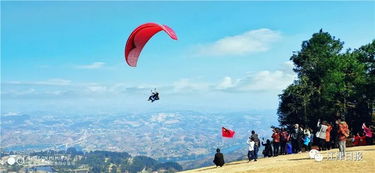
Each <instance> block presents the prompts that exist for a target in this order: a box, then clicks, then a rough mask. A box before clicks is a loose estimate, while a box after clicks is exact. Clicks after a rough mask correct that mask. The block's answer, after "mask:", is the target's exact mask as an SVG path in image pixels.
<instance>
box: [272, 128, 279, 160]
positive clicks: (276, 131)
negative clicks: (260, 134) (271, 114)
mask: <svg viewBox="0 0 375 173" xmlns="http://www.w3.org/2000/svg"><path fill="white" fill-rule="evenodd" d="M272 131H273V134H272V138H273V156H278V155H279V148H280V132H279V129H278V128H275V129H273V130H272Z"/></svg>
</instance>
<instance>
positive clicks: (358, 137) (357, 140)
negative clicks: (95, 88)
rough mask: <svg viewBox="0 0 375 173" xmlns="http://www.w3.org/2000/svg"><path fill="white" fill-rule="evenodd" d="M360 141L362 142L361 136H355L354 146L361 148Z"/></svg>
mask: <svg viewBox="0 0 375 173" xmlns="http://www.w3.org/2000/svg"><path fill="white" fill-rule="evenodd" d="M360 140H361V136H360V135H359V133H357V135H355V136H354V140H353V145H354V146H359V142H360Z"/></svg>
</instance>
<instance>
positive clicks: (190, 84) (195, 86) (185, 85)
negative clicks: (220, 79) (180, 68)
mask: <svg viewBox="0 0 375 173" xmlns="http://www.w3.org/2000/svg"><path fill="white" fill-rule="evenodd" d="M171 87H172V88H173V90H174V91H175V92H185V93H186V92H191V91H200V90H208V89H210V84H208V83H204V82H195V81H192V80H191V79H180V80H178V81H176V82H174V83H173V85H172V86H171Z"/></svg>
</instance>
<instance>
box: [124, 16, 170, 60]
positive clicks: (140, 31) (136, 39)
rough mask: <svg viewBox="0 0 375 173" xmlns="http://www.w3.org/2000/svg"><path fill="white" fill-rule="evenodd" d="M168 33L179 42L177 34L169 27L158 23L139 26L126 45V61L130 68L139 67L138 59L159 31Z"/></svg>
mask: <svg viewBox="0 0 375 173" xmlns="http://www.w3.org/2000/svg"><path fill="white" fill-rule="evenodd" d="M162 30H163V31H164V32H166V33H167V34H168V35H169V36H170V37H171V38H172V39H174V40H177V35H176V33H175V32H174V31H173V30H172V28H170V27H168V26H167V25H160V24H157V23H146V24H143V25H140V26H138V27H137V28H136V29H135V30H134V31H133V32H132V33H131V34H130V36H129V38H128V41H127V42H126V45H125V60H126V63H128V65H129V66H131V67H135V66H137V61H138V57H139V55H140V54H141V51H142V49H143V47H144V46H145V45H146V43H147V41H148V40H150V38H151V37H152V36H154V35H155V34H156V33H158V32H159V31H162Z"/></svg>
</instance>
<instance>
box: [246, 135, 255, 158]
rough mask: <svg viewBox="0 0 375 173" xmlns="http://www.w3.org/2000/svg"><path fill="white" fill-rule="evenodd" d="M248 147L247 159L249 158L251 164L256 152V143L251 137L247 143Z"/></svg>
mask: <svg viewBox="0 0 375 173" xmlns="http://www.w3.org/2000/svg"><path fill="white" fill-rule="evenodd" d="M246 143H247V144H248V145H249V151H248V152H247V158H249V162H250V161H251V160H253V159H254V158H255V157H254V156H255V153H254V152H255V150H254V147H255V141H254V138H252V137H249V139H248V140H247V142H246ZM254 161H257V159H256V158H255V159H254Z"/></svg>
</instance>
